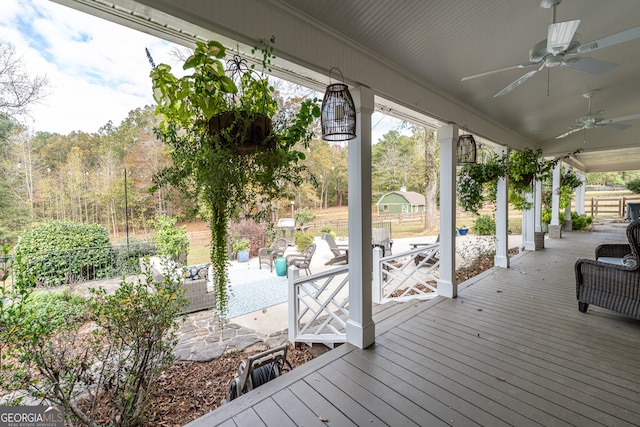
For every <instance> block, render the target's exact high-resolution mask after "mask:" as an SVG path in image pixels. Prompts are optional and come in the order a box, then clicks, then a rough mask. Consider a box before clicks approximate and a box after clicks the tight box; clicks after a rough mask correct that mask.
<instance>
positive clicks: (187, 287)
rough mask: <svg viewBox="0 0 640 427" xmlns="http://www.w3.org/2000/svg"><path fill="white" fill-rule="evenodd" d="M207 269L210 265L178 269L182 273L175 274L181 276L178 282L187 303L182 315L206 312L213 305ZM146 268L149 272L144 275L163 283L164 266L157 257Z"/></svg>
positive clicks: (213, 300) (211, 286) (213, 298)
mask: <svg viewBox="0 0 640 427" xmlns="http://www.w3.org/2000/svg"><path fill="white" fill-rule="evenodd" d="M141 265H142V264H141ZM209 267H210V264H199V265H190V266H187V267H179V268H180V269H182V271H181V272H180V273H177V274H181V275H182V276H181V277H180V280H181V281H182V285H183V286H184V297H185V298H186V299H187V301H188V304H187V306H186V307H185V308H184V309H183V313H194V312H196V311H202V310H208V309H210V308H213V306H214V305H215V297H214V294H213V285H212V284H210V283H209V280H208V274H209ZM148 268H149V270H147V271H146V274H152V275H153V280H154V281H156V282H163V281H164V268H165V266H164V265H163V263H162V261H161V260H160V259H159V258H158V257H151V261H150V264H148ZM145 270H146V267H145V269H143V270H142V271H143V272H145Z"/></svg>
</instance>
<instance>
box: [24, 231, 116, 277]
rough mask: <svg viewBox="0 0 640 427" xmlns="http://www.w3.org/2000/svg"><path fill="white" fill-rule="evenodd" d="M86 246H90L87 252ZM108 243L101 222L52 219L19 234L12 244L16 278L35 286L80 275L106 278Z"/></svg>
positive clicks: (109, 255)
mask: <svg viewBox="0 0 640 427" xmlns="http://www.w3.org/2000/svg"><path fill="white" fill-rule="evenodd" d="M85 248H92V249H91V250H90V251H89V250H86V249H85ZM111 252H112V251H111V242H110V241H109V233H108V232H107V229H106V228H105V227H104V226H102V225H100V224H86V223H81V222H73V221H53V222H48V223H45V224H41V225H39V226H36V227H34V228H32V229H31V230H27V231H26V232H24V233H22V234H21V235H20V237H19V238H18V243H17V244H16V246H15V255H16V256H18V257H19V258H20V261H19V262H16V263H14V265H13V267H14V274H15V280H16V281H17V282H18V283H20V284H22V283H27V282H31V280H34V281H35V284H36V285H38V286H58V285H62V284H65V283H69V282H70V281H74V280H78V279H79V278H83V279H85V280H92V279H97V278H104V277H108V276H109V274H110V271H111V264H112V261H111V256H112V253H111Z"/></svg>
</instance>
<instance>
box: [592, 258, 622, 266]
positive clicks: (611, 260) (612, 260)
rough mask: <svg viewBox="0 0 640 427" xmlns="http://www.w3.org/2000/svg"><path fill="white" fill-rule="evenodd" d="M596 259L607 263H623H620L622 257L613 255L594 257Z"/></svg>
mask: <svg viewBox="0 0 640 427" xmlns="http://www.w3.org/2000/svg"><path fill="white" fill-rule="evenodd" d="M596 261H600V262H606V263H607V264H614V265H623V264H622V258H615V257H610V256H601V257H598V258H597V259H596Z"/></svg>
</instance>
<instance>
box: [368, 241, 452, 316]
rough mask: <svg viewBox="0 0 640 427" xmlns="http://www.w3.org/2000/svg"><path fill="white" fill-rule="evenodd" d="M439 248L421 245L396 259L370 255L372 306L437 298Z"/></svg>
mask: <svg viewBox="0 0 640 427" xmlns="http://www.w3.org/2000/svg"><path fill="white" fill-rule="evenodd" d="M439 272H440V244H439V243H433V244H428V245H420V246H418V247H417V248H415V249H411V250H409V251H406V252H402V253H399V254H397V255H389V256H386V257H383V256H382V251H381V250H380V249H379V248H376V249H374V251H373V302H374V303H377V304H384V303H387V302H390V301H397V302H404V301H409V300H411V299H419V300H427V299H431V298H435V297H436V296H438V289H437V288H436V284H437V282H438V278H439Z"/></svg>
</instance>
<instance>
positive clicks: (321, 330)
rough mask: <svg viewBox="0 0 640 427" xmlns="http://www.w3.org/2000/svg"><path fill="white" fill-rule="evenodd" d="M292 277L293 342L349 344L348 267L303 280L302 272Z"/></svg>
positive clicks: (290, 317) (291, 337)
mask: <svg viewBox="0 0 640 427" xmlns="http://www.w3.org/2000/svg"><path fill="white" fill-rule="evenodd" d="M292 273H293V274H292ZM289 274H290V277H289V341H291V342H306V343H324V344H328V345H332V344H335V343H340V342H346V337H347V335H346V330H347V320H348V318H349V269H348V266H343V267H339V268H335V269H332V270H328V271H325V272H323V273H319V274H314V275H311V276H306V277H299V276H298V274H299V271H298V270H295V271H293V272H292V271H290V272H289Z"/></svg>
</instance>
